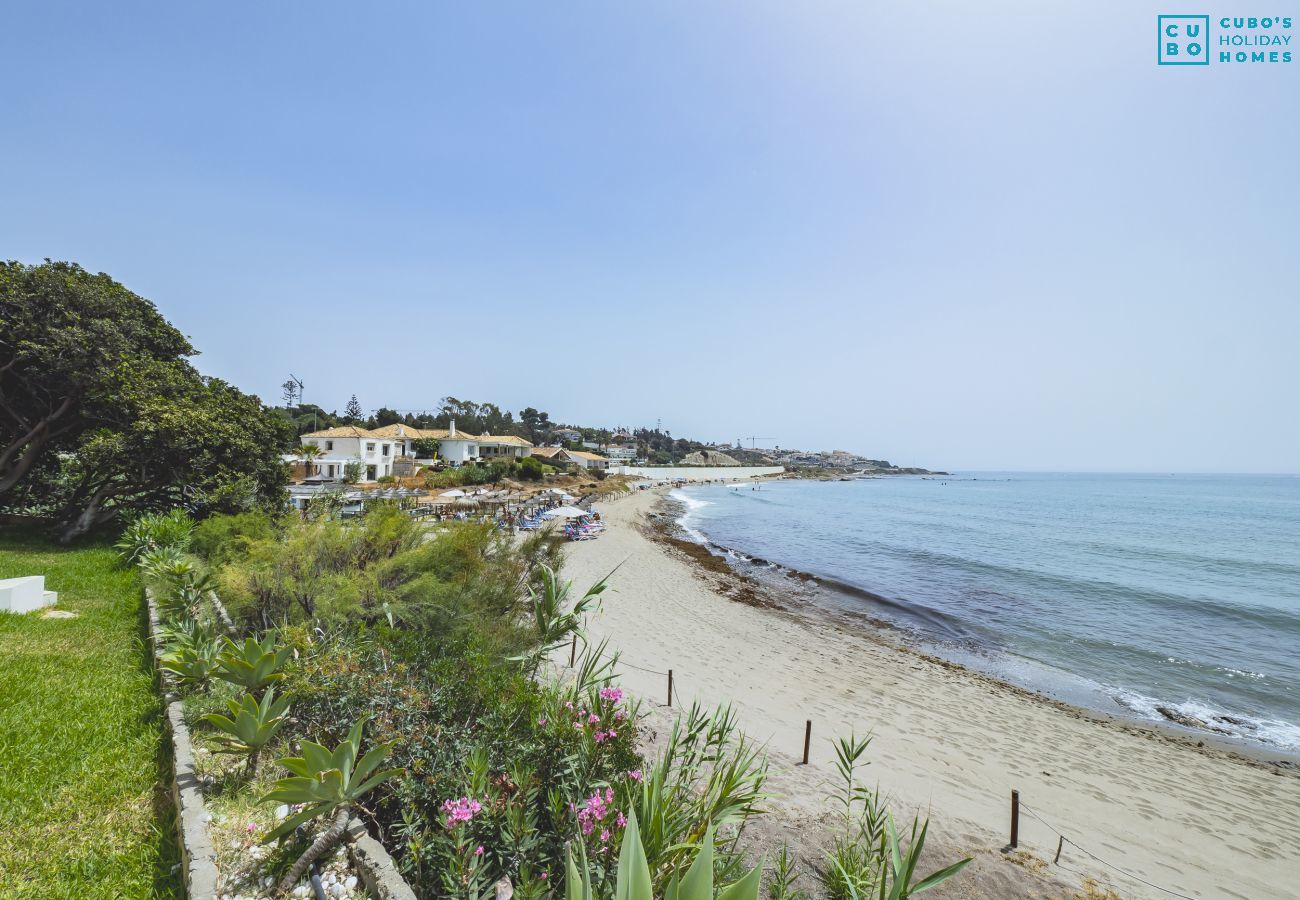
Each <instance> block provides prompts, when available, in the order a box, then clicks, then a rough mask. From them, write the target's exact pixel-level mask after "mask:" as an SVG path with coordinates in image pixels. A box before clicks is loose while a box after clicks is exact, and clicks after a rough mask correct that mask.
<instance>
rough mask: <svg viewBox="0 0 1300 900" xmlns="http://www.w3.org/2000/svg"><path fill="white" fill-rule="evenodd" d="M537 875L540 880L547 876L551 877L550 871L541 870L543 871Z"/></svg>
mask: <svg viewBox="0 0 1300 900" xmlns="http://www.w3.org/2000/svg"><path fill="white" fill-rule="evenodd" d="M538 877H539V878H541V879H542V881H545V880H546V879H548V878H550V877H551V873H550V872H543V873H542V874H541V875H540V876H538Z"/></svg>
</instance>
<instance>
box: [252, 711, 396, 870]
mask: <svg viewBox="0 0 1300 900" xmlns="http://www.w3.org/2000/svg"><path fill="white" fill-rule="evenodd" d="M364 728H365V719H361V720H360V721H358V722H357V723H356V724H355V725H353V726H352V730H351V731H350V732H349V733H348V737H347V740H345V741H343V743H341V744H339V745H338V747H336V748H335V749H334V750H333V751H330V750H328V749H326V748H325V747H322V746H321V745H320V744H313V743H312V742H311V741H303V744H302V756H291V757H286V758H285V759H281V760H280V765H282V766H284V767H285V768H286V769H288V770H289V771H290V772H292V773H293V777H292V778H281V779H280V780H279V781H277V782H276V783H275V786H274V787H273V788H272V789H271V792H270V793H268V794H267V795H266V796H265V797H263V798H262V800H263V802H266V803H272V802H274V803H301V804H304V806H303V808H302V809H301V810H299V811H298V812H297V813H295V814H294V815H292V816H289V817H288V818H287V819H285V820H284V821H283V822H281V823H280V825H279V826H278V827H277V828H276V829H275V830H273V831H272V832H271V833H270V834H268V835H267V836H266V838H265V839H264V840H263V843H270V842H271V841H274V840H278V839H280V838H282V837H284V836H285V835H287V834H290V833H291V832H292V831H293V830H294V829H295V828H297V827H298V826H299V825H301V824H303V823H304V822H309V821H311V820H312V819H314V818H316V817H317V816H326V815H330V814H333V816H334V818H333V820H332V821H331V822H330V825H329V827H328V828H326V829H325V830H324V831H323V832H321V833H320V834H319V835H318V836H317V837H316V840H314V841H312V843H311V846H310V847H308V848H307V850H306V852H304V853H303V855H302V856H300V857H298V860H297V862H295V863H294V864H293V867H292V868H291V869H290V870H289V872H288V874H286V875H285V876H284V878H283V879H281V881H280V885H279V888H278V890H279V891H280V893H282V894H285V893H288V892H289V891H291V890H292V889H293V886H294V885H295V884H297V883H298V880H299V879H300V878H302V876H303V873H304V872H306V871H307V868H308V867H309V866H310V865H311V864H312V863H313V862H315V861H316V860H317V859H318V858H319V857H320V855H321V854H322V853H324V852H325V851H327V850H329V849H330V848H331V847H333V846H334V845H335V844H336V843H338V841H339V838H341V837H342V836H343V830H344V829H345V828H346V827H347V824H348V816H349V815H351V812H352V806H353V805H354V804H356V803H357V802H358V801H360V799H361V798H362V797H364V796H365V795H366V794H368V793H370V791H372V790H374V789H375V788H376V787H378V786H379V785H380V784H382V783H383V782H385V781H387V780H388V779H389V778H392V777H393V776H394V775H397V774H398V773H400V772H401V769H382V770H381V769H380V768H379V766H380V764H381V763H382V762H383V761H384V760H385V759H387V758H388V754H389V753H391V752H392V750H393V744H379V745H377V746H375V747H373V748H371V750H370V752H368V753H367V754H366V755H365V756H362V757H361V758H360V760H358V759H357V755H358V754H359V753H360V752H361V733H362V730H363V729H364Z"/></svg>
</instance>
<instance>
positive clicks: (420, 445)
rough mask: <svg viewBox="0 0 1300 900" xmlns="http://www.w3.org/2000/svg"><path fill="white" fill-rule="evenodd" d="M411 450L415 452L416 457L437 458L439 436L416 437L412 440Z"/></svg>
mask: <svg viewBox="0 0 1300 900" xmlns="http://www.w3.org/2000/svg"><path fill="white" fill-rule="evenodd" d="M411 450H412V451H413V452H414V453H415V458H416V459H437V458H438V440H437V438H416V439H415V440H413V441H411Z"/></svg>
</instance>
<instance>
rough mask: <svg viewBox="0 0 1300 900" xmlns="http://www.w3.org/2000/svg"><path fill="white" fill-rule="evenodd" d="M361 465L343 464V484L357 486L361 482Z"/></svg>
mask: <svg viewBox="0 0 1300 900" xmlns="http://www.w3.org/2000/svg"><path fill="white" fill-rule="evenodd" d="M361 472H362V468H361V463H359V462H350V463H344V464H343V483H344V484H356V483H357V482H358V481H360V480H361Z"/></svg>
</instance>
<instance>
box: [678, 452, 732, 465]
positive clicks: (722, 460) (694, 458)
mask: <svg viewBox="0 0 1300 900" xmlns="http://www.w3.org/2000/svg"><path fill="white" fill-rule="evenodd" d="M679 465H683V466H739V465H743V463H741V462H740V461H739V460H737V459H735V458H734V457H731V456H728V455H727V454H725V453H720V452H719V451H717V450H696V451H695V452H694V453H688V454H686V456H684V457H682V461H681V463H680V464H679Z"/></svg>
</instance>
